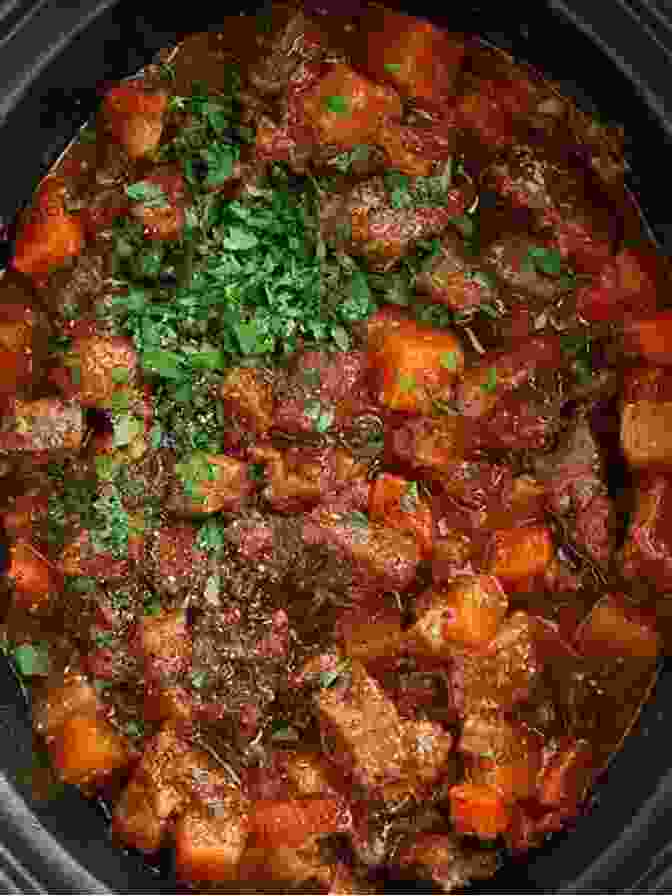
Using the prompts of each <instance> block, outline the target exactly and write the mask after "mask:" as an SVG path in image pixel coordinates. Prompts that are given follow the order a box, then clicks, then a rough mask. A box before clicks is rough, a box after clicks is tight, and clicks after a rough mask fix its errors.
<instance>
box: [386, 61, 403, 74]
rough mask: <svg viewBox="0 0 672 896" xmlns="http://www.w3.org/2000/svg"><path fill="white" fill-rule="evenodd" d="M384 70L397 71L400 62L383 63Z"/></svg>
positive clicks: (399, 67)
mask: <svg viewBox="0 0 672 896" xmlns="http://www.w3.org/2000/svg"><path fill="white" fill-rule="evenodd" d="M383 68H384V69H385V71H386V72H398V71H399V70H400V69H401V63H400V62H386V63H385V64H384V65H383Z"/></svg>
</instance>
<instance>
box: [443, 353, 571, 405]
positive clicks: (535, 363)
mask: <svg viewBox="0 0 672 896" xmlns="http://www.w3.org/2000/svg"><path fill="white" fill-rule="evenodd" d="M560 366H561V352H560V342H559V340H558V339H557V337H554V336H548V337H538V338H536V339H532V340H530V341H529V342H528V343H526V344H524V345H522V346H520V347H519V348H517V349H514V350H513V351H512V352H509V353H506V352H500V353H496V354H494V355H491V356H484V357H483V358H481V360H480V362H479V364H478V365H477V366H476V367H471V368H470V369H469V370H467V371H466V372H465V374H464V376H463V378H462V381H461V382H460V384H459V386H458V390H457V397H458V403H459V406H460V410H461V411H462V413H463V414H465V415H466V416H467V417H483V416H484V415H485V414H487V413H489V412H490V411H492V409H493V408H494V407H495V405H496V404H497V402H498V401H499V400H500V399H501V398H502V397H503V396H504V395H506V394H507V392H510V391H511V390H513V389H516V388H518V387H520V386H522V385H523V384H525V383H526V382H528V381H529V379H530V377H533V376H535V375H536V374H537V373H539V372H541V371H543V370H555V369H557V368H558V367H560Z"/></svg>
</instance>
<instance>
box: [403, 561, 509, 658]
mask: <svg viewBox="0 0 672 896" xmlns="http://www.w3.org/2000/svg"><path fill="white" fill-rule="evenodd" d="M507 609H508V600H507V597H506V594H505V593H504V591H503V589H502V587H501V585H500V584H499V582H498V581H497V579H495V578H493V577H492V576H471V577H464V578H461V579H458V580H457V582H455V583H453V584H451V585H449V586H446V587H443V588H440V587H437V586H436V585H434V586H432V587H431V588H430V589H429V590H427V591H425V592H424V593H423V594H421V595H420V597H419V598H418V599H417V600H416V602H415V606H414V612H415V615H416V617H417V622H416V623H415V625H414V626H413V627H412V628H411V629H410V630H409V631H408V635H407V637H408V643H409V650H410V651H411V652H419V653H421V654H423V653H424V654H426V655H429V656H433V657H439V658H441V657H443V658H446V659H450V658H451V657H452V656H453V654H454V653H455V648H456V647H457V648H460V647H478V646H481V645H483V644H487V643H488V642H489V641H491V640H492V639H493V638H494V637H495V635H496V634H497V631H498V629H499V626H500V624H501V622H502V620H503V619H504V616H505V615H506V611H507Z"/></svg>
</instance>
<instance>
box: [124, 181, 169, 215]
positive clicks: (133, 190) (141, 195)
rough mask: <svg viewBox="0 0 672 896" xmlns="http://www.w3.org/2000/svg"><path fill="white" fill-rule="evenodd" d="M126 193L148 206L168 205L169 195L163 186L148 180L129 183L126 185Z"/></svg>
mask: <svg viewBox="0 0 672 896" xmlns="http://www.w3.org/2000/svg"><path fill="white" fill-rule="evenodd" d="M126 195H127V196H128V198H129V199H131V200H132V201H133V202H141V203H142V204H143V205H146V206H147V207H148V208H165V207H166V206H167V205H168V197H167V196H166V194H165V193H164V192H163V190H162V189H161V187H160V186H159V185H158V184H153V183H152V182H151V181H148V180H139V181H137V183H134V184H129V185H128V186H127V187H126Z"/></svg>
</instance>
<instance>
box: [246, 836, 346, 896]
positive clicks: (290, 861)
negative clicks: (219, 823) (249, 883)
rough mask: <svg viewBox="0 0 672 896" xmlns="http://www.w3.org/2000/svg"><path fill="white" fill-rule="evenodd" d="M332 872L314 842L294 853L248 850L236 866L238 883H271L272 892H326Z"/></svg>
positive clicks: (288, 850)
mask: <svg viewBox="0 0 672 896" xmlns="http://www.w3.org/2000/svg"><path fill="white" fill-rule="evenodd" d="M335 873H336V869H335V867H334V865H333V863H331V862H327V861H325V859H324V858H323V856H322V854H321V850H320V844H319V842H318V841H314V842H309V843H308V844H307V845H305V846H303V847H300V848H299V849H294V848H292V847H287V846H278V847H277V848H276V849H271V850H268V849H265V848H264V847H249V848H248V849H247V850H246V851H245V853H244V855H243V858H242V861H241V865H240V878H241V880H263V881H269V882H271V881H272V882H273V883H272V886H273V887H275V888H276V889H280V888H282V889H283V890H284V889H290V890H294V889H299V888H301V887H307V888H309V890H310V891H312V892H315V891H316V890H319V891H321V892H329V888H330V887H331V883H332V881H333V880H334V876H335Z"/></svg>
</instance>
